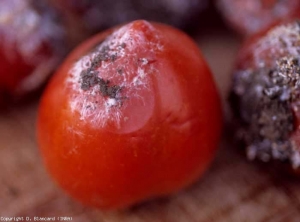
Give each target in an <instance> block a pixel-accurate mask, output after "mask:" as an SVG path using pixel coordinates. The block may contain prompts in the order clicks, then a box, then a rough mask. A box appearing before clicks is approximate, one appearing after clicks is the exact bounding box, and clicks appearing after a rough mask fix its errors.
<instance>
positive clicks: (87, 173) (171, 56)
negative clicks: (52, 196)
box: [37, 20, 222, 208]
mask: <svg viewBox="0 0 300 222" xmlns="http://www.w3.org/2000/svg"><path fill="white" fill-rule="evenodd" d="M221 124H222V119H221V108H220V100H219V96H218V94H217V90H216V87H215V84H214V81H213V78H212V75H211V73H210V71H209V69H208V67H207V65H206V63H205V61H204V59H203V57H202V56H201V54H200V52H199V49H198V47H197V45H195V43H193V41H192V40H191V39H190V38H189V37H187V36H186V35H185V34H183V33H182V32H180V31H178V30H176V29H173V28H171V27H168V26H165V25H162V24H156V23H149V22H146V21H142V20H141V21H135V22H132V23H129V24H127V25H124V26H122V27H119V28H115V29H113V30H109V31H107V32H105V33H102V34H100V35H97V36H95V37H94V38H92V39H91V40H89V41H87V42H85V43H83V45H81V46H79V48H77V49H76V50H75V51H74V52H73V53H72V54H71V55H70V56H69V58H67V60H66V61H65V63H64V64H63V65H62V67H61V68H60V69H59V71H58V72H57V73H56V75H55V76H54V78H53V79H52V81H51V82H50V84H49V86H48V87H47V89H46V91H45V93H44V95H43V97H42V101H41V104H40V110H39V116H38V128H37V129H38V132H37V133H38V143H39V146H40V149H41V152H42V155H43V158H44V161H45V163H46V166H47V168H48V170H49V172H50V174H51V175H52V176H53V177H54V179H55V180H56V181H57V182H58V183H59V184H60V186H62V187H63V188H64V189H65V190H66V191H67V192H68V193H70V194H71V195H72V196H73V197H75V198H76V199H78V200H81V201H82V202H84V203H86V204H88V205H92V206H96V207H101V208H118V207H126V206H129V205H131V204H134V203H137V202H138V201H141V200H145V199H148V198H153V197H156V196H161V195H166V194H170V193H172V192H175V191H178V190H179V189H181V188H183V187H184V186H186V185H189V184H191V183H192V182H194V181H195V180H196V179H197V178H198V177H199V176H200V175H201V174H203V172H204V171H205V170H206V169H207V167H208V165H209V163H210V162H211V161H212V159H213V156H214V153H215V150H216V148H217V146H218V143H219V136H220V130H221Z"/></svg>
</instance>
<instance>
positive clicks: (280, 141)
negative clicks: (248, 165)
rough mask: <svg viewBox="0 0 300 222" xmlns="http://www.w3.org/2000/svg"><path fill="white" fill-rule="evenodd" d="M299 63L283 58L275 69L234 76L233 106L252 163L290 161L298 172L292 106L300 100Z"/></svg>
mask: <svg viewBox="0 0 300 222" xmlns="http://www.w3.org/2000/svg"><path fill="white" fill-rule="evenodd" d="M299 64H300V61H299V58H296V57H292V56H291V57H282V58H280V59H278V60H277V61H276V65H275V67H274V68H266V67H261V68H258V69H256V70H251V69H248V70H242V71H238V72H237V73H235V76H234V82H233V89H232V92H231V97H230V98H231V104H232V106H233V107H234V108H235V110H234V111H235V112H236V116H238V119H239V123H240V130H239V134H240V136H241V137H240V138H241V139H242V140H243V142H244V143H245V144H246V146H247V154H248V158H249V159H256V158H257V159H260V160H262V161H265V162H267V161H270V160H272V159H275V160H281V161H290V162H291V164H292V165H293V167H295V168H298V167H299V166H300V162H299V161H297V158H295V156H297V155H299V152H300V150H299V148H297V147H295V145H294V143H293V142H292V141H291V140H290V136H291V134H292V133H293V132H294V131H295V130H296V129H295V124H294V123H295V117H294V113H293V108H292V105H293V103H294V102H295V101H296V100H297V99H299V96H300V90H299V89H300V67H299Z"/></svg>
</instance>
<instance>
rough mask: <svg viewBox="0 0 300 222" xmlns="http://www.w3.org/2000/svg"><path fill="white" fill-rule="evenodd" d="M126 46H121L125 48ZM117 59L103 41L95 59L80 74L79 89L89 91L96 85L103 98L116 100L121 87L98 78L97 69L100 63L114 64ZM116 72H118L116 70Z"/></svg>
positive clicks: (115, 54)
mask: <svg viewBox="0 0 300 222" xmlns="http://www.w3.org/2000/svg"><path fill="white" fill-rule="evenodd" d="M125 47H126V44H125V43H124V45H123V46H122V48H125ZM117 58H118V55H117V53H116V52H112V49H111V48H110V46H109V44H107V43H106V41H104V42H103V43H102V44H101V45H100V49H99V50H98V52H97V55H96V56H95V58H94V59H93V60H92V61H91V65H90V67H89V68H87V69H85V70H83V71H82V72H81V74H80V83H81V86H80V88H81V89H82V90H84V91H87V90H89V89H90V88H92V87H94V86H96V85H98V86H99V92H100V93H101V95H102V96H104V97H109V98H116V97H117V94H118V92H119V91H120V90H121V86H118V85H113V84H111V82H110V81H109V80H105V79H103V78H100V77H99V72H98V71H97V69H98V68H99V67H101V64H102V62H115V61H116V60H117ZM117 72H119V70H118V69H117Z"/></svg>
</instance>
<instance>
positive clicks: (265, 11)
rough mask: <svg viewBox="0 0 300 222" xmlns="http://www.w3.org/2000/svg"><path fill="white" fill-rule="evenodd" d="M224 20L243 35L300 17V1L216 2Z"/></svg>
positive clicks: (233, 0) (219, 0) (246, 0)
mask: <svg viewBox="0 0 300 222" xmlns="http://www.w3.org/2000/svg"><path fill="white" fill-rule="evenodd" d="M216 3H217V5H218V7H219V9H220V11H221V13H222V14H223V15H224V18H225V19H226V20H227V21H228V22H229V23H230V24H231V25H232V26H233V27H234V28H235V29H237V31H239V32H240V33H241V34H243V35H249V34H253V33H256V32H259V31H261V30H264V29H266V28H268V27H269V26H270V25H272V24H275V23H278V22H280V21H282V20H284V19H287V18H293V17H295V16H300V1H299V0H243V1H241V0H216Z"/></svg>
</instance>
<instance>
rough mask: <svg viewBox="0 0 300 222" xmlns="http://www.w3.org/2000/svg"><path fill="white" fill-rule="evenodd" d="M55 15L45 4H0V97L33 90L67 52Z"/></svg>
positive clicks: (18, 0)
mask: <svg viewBox="0 0 300 222" xmlns="http://www.w3.org/2000/svg"><path fill="white" fill-rule="evenodd" d="M56 16H57V15H56V14H55V12H54V11H53V10H52V9H51V8H50V7H49V5H48V4H47V3H46V2H45V1H30V0H2V1H0V58H1V59H0V97H4V95H7V96H9V97H10V96H13V97H18V96H22V95H24V94H26V93H28V92H30V91H32V90H34V89H36V88H37V87H38V86H40V84H41V83H42V82H43V81H44V80H45V79H46V78H47V77H48V76H49V74H50V73H51V72H52V71H53V70H54V68H55V67H56V65H57V64H58V63H59V61H60V60H61V58H62V56H63V55H64V53H65V52H66V50H67V49H66V47H65V44H64V43H63V40H64V37H65V35H64V29H63V27H62V26H60V25H59V24H58V23H57V22H56Z"/></svg>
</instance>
